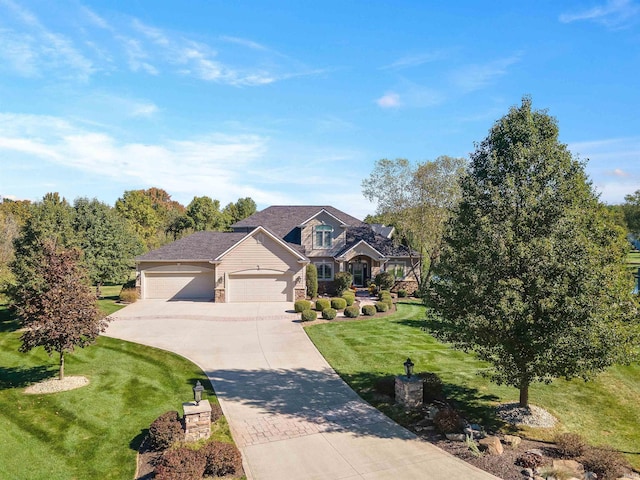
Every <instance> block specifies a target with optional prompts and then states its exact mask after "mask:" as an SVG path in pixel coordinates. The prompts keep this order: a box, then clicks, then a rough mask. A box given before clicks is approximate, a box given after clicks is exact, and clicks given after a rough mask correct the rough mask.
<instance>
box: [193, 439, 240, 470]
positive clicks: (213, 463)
mask: <svg viewBox="0 0 640 480" xmlns="http://www.w3.org/2000/svg"><path fill="white" fill-rule="evenodd" d="M200 454H201V456H202V457H203V458H204V460H205V468H204V474H205V475H211V476H216V477H224V476H225V475H233V476H234V477H238V476H240V475H241V474H242V455H241V454H240V451H239V450H238V449H237V448H236V446H235V445H233V444H232V443H223V442H211V443H207V444H206V445H205V446H204V447H202V449H200Z"/></svg>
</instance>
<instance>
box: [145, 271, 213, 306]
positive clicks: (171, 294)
mask: <svg viewBox="0 0 640 480" xmlns="http://www.w3.org/2000/svg"><path fill="white" fill-rule="evenodd" d="M213 292H214V286H213V274H211V273H195V274H194V273H162V274H147V275H146V277H145V298H157V299H176V300H189V299H194V300H210V299H212V298H213Z"/></svg>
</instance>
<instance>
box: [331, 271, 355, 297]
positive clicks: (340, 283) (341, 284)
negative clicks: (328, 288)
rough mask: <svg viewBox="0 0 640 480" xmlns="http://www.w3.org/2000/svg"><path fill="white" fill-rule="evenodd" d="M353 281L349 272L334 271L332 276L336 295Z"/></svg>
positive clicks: (347, 287) (346, 288)
mask: <svg viewBox="0 0 640 480" xmlns="http://www.w3.org/2000/svg"><path fill="white" fill-rule="evenodd" d="M352 283H353V275H351V274H350V273H349V272H339V273H336V274H335V275H334V277H333V284H334V285H335V288H336V293H337V295H338V296H340V295H342V294H343V293H344V292H345V291H346V290H349V287H351V284H352Z"/></svg>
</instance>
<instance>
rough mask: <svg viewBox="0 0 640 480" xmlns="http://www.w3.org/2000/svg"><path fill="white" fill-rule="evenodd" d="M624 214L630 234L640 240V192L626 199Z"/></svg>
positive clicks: (637, 191)
mask: <svg viewBox="0 0 640 480" xmlns="http://www.w3.org/2000/svg"><path fill="white" fill-rule="evenodd" d="M622 212H623V213H624V219H625V221H626V223H627V227H628V228H629V232H630V233H632V234H633V235H634V236H635V237H636V238H640V190H636V191H635V192H634V193H632V194H629V195H626V196H625V197H624V203H623V204H622Z"/></svg>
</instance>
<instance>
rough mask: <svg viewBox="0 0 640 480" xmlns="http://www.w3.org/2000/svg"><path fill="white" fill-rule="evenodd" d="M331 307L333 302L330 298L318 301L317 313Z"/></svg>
mask: <svg viewBox="0 0 640 480" xmlns="http://www.w3.org/2000/svg"><path fill="white" fill-rule="evenodd" d="M330 307H331V300H329V299H328V298H319V299H317V300H316V310H317V311H319V312H321V311H323V310H324V309H325V308H330Z"/></svg>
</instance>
